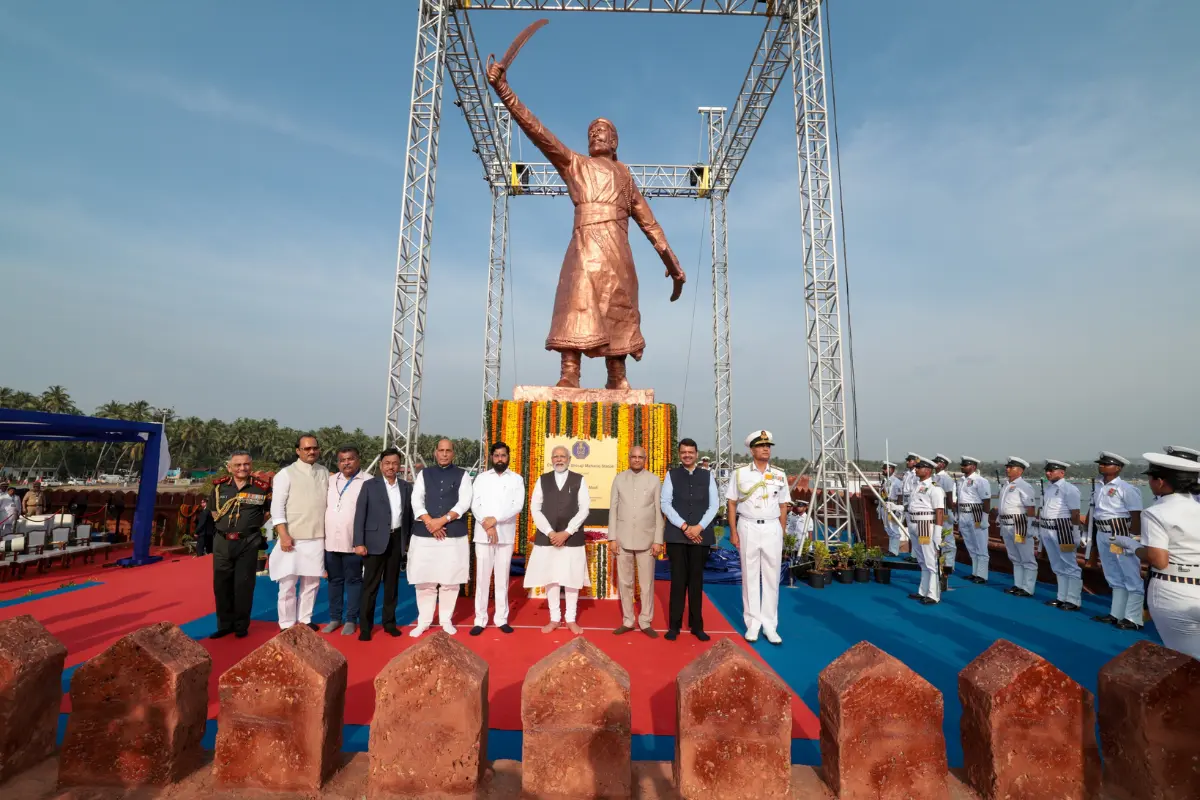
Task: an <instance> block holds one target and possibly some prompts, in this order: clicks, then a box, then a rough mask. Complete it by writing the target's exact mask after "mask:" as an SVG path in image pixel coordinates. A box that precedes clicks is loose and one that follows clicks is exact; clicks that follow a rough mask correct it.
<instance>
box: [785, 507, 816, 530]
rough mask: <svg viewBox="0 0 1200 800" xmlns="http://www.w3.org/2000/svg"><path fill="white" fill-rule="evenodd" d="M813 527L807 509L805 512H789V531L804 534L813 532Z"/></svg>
mask: <svg viewBox="0 0 1200 800" xmlns="http://www.w3.org/2000/svg"><path fill="white" fill-rule="evenodd" d="M812 529H813V525H812V520H811V519H809V517H808V512H807V511H806V512H804V513H803V514H788V521H787V532H788V533H794V534H796V535H797V536H804V535H806V534H808V533H811V532H812Z"/></svg>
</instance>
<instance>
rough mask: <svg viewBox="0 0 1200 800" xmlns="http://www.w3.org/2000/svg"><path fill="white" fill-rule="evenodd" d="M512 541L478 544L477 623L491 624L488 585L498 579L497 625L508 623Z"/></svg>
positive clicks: (476, 565) (495, 616) (476, 551)
mask: <svg viewBox="0 0 1200 800" xmlns="http://www.w3.org/2000/svg"><path fill="white" fill-rule="evenodd" d="M512 552H513V546H512V544H511V543H510V544H489V543H487V542H476V543H475V624H476V625H477V626H479V627H480V628H484V627H487V624H488V586H489V585H490V584H491V583H492V578H493V577H495V580H496V589H495V591H496V610H495V612H494V613H493V614H492V620H493V622H494V623H495V624H496V627H497V628H498V627H500V626H501V625H507V624H508V570H509V567H510V566H511V564H512Z"/></svg>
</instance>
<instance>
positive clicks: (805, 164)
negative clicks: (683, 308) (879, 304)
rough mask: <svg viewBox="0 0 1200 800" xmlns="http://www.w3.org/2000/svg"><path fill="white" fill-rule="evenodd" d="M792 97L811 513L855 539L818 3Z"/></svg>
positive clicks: (801, 14) (798, 48)
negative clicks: (813, 477) (813, 494)
mask: <svg viewBox="0 0 1200 800" xmlns="http://www.w3.org/2000/svg"><path fill="white" fill-rule="evenodd" d="M791 13H792V16H791V23H792V25H791V27H792V53H791V68H792V89H793V96H794V100H795V112H796V117H795V120H796V142H797V152H798V155H799V169H800V214H801V226H800V227H801V237H802V240H803V251H804V321H805V330H806V341H807V345H808V347H807V351H808V368H809V371H808V388H809V411H810V428H809V435H810V439H811V444H812V452H813V458H814V461H815V462H816V464H815V465H814V466H815V473H816V475H817V476H818V482H817V485H816V487H814V488H815V489H817V490H819V491H820V496H819V497H817V498H814V502H813V504H812V508H813V510H814V513H815V514H816V517H815V519H816V520H817V522H818V523H819V525H820V526H821V527H822V528H823V529H824V531H825V540H826V541H846V540H851V539H853V537H854V516H853V513H852V511H851V508H850V488H851V484H850V463H849V462H850V459H849V453H848V447H847V436H846V397H845V391H844V387H845V383H844V380H843V371H842V319H841V304H840V289H839V283H838V281H839V276H838V263H837V247H836V232H835V227H834V195H833V181H832V180H831V177H830V176H831V174H832V166H831V162H830V153H829V116H828V113H827V106H826V96H825V47H824V39H823V31H822V26H821V7H820V2H819V0H803V2H801V3H800V4H799V5H798V6H796V7H794V8H793V9H792V12H791Z"/></svg>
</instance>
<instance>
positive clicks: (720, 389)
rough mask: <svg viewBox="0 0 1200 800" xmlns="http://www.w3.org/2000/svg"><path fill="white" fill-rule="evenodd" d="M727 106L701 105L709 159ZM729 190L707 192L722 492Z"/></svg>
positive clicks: (729, 393)
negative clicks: (726, 203)
mask: <svg viewBox="0 0 1200 800" xmlns="http://www.w3.org/2000/svg"><path fill="white" fill-rule="evenodd" d="M725 111H726V109H724V108H701V109H700V114H701V116H702V117H703V118H704V127H705V133H706V134H707V135H706V136H705V141H706V143H707V151H708V157H709V161H710V162H714V161H715V160H716V155H717V153H718V152H719V149H720V147H721V143H722V141H723V140H724V137H725ZM727 196H728V190H727V189H726V188H724V186H720V185H718V188H716V189H714V190H713V191H711V192H710V193H709V195H708V225H709V234H710V240H711V244H712V304H713V307H712V312H713V394H714V397H713V415H714V439H713V448H714V455H715V456H716V458H714V463H715V464H716V475H717V480H718V483H719V484H720V489H721V496H722V497H724V496H725V487H726V484H727V483H728V481H729V476H730V475H732V474H733V473H732V465H733V371H732V355H733V353H732V349H731V348H730V342H729V269H728V267H729V235H728V234H729V228H728V224H727V220H726V216H725V200H726V197H727Z"/></svg>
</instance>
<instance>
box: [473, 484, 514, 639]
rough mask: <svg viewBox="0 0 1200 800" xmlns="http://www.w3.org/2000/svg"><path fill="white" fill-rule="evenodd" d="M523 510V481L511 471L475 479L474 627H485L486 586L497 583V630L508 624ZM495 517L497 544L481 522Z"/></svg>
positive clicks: (486, 607) (486, 614)
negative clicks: (514, 556)
mask: <svg viewBox="0 0 1200 800" xmlns="http://www.w3.org/2000/svg"><path fill="white" fill-rule="evenodd" d="M524 507H525V480H524V478H522V477H521V476H520V475H518V474H517V473H515V472H513V471H512V470H510V469H506V470H504V472H496V471H495V470H493V469H489V470H487V471H486V472H481V473H479V475H478V476H477V477H476V478H475V485H474V486H473V487H472V489H471V515H472V516H473V517H475V624H476V625H477V626H478V627H480V628H483V627H486V626H487V624H488V587H489V586H490V585H491V583H492V578H493V576H495V580H496V611H495V613H494V614H493V616H492V620H493V622H495V624H496V627H500V626H501V625H507V624H508V583H509V580H508V578H509V567H510V565H511V563H512V553H513V544H514V543H515V542H516V540H517V517H518V516H519V515H520V513H521V509H522V508H524ZM488 517H494V518H495V520H496V543H495V544H492V543H491V542H490V541H489V540H488V535H487V531H486V530H484V529H483V525H482V524H481V523H480V520H483V519H487V518H488Z"/></svg>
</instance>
